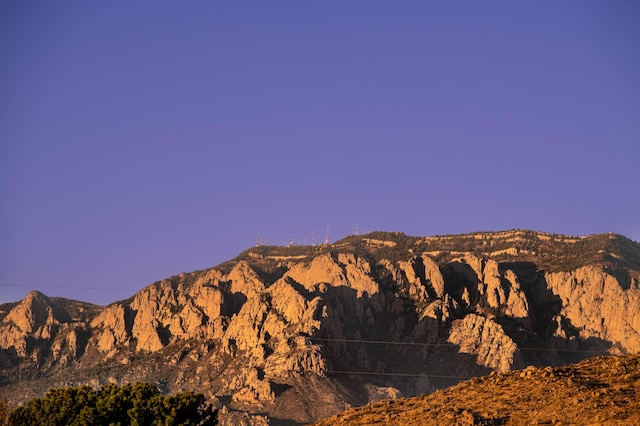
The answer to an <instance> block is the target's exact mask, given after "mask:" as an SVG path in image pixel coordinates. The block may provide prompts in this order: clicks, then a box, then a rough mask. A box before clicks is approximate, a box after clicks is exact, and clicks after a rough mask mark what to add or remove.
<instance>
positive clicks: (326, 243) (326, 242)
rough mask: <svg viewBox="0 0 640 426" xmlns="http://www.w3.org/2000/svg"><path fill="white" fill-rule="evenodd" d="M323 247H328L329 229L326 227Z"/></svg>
mask: <svg viewBox="0 0 640 426" xmlns="http://www.w3.org/2000/svg"><path fill="white" fill-rule="evenodd" d="M324 245H325V246H328V245H329V227H328V226H327V238H325V239H324Z"/></svg>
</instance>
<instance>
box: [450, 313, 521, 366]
mask: <svg viewBox="0 0 640 426" xmlns="http://www.w3.org/2000/svg"><path fill="white" fill-rule="evenodd" d="M448 341H449V342H451V343H454V344H456V345H460V349H459V351H460V352H461V353H467V354H474V355H477V360H478V364H481V365H484V366H487V367H489V368H491V369H494V370H496V371H500V372H507V371H511V370H515V369H519V368H523V367H524V362H523V360H522V356H521V355H520V351H519V350H518V345H516V343H515V342H514V341H513V340H512V339H511V338H510V337H509V336H507V334H506V333H505V331H504V329H503V328H502V326H500V324H498V323H496V322H495V321H493V320H492V319H490V318H486V317H483V316H481V315H477V314H469V315H467V316H465V317H464V318H463V319H459V320H455V321H454V322H453V324H452V326H451V332H450V334H449V339H448Z"/></svg>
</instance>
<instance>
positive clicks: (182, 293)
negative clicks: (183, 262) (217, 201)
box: [0, 230, 640, 424]
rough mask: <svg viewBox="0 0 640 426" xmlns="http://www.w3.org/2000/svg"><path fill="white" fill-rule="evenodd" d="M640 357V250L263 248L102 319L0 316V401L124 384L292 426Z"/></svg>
mask: <svg viewBox="0 0 640 426" xmlns="http://www.w3.org/2000/svg"><path fill="white" fill-rule="evenodd" d="M638 352H640V245H639V244H638V243H636V242H634V241H631V240H629V239H627V238H625V237H622V236H620V235H615V234H602V235H593V236H587V237H569V236H563V235H556V234H547V233H540V232H532V231H523V230H515V231H505V232H484V233H474V234H465V235H454V236H436V237H410V236H407V235H404V234H400V233H388V232H374V233H371V234H367V235H354V236H350V237H347V238H345V239H343V240H340V241H338V242H336V243H334V244H330V245H321V246H290V247H272V246H256V247H252V248H250V249H248V250H246V251H245V252H243V253H241V254H240V255H239V256H238V257H237V258H235V259H233V260H230V261H228V262H225V263H223V264H221V265H218V266H217V267H214V268H212V269H208V270H203V271H195V272H192V273H185V274H180V275H177V276H174V277H171V278H168V279H165V280H162V281H159V282H156V283H153V284H151V285H149V286H148V287H145V288H144V289H142V290H141V291H139V292H138V293H136V294H135V295H133V297H131V298H130V299H127V300H123V301H119V302H115V303H113V304H111V305H109V306H104V307H103V306H95V305H91V304H87V303H83V302H78V301H71V300H66V299H59V298H50V297H47V296H45V295H44V294H41V293H38V292H32V293H30V294H29V295H28V296H27V297H26V298H25V299H24V300H22V301H20V302H17V303H11V304H5V305H0V398H2V397H5V398H8V399H9V400H10V401H12V402H14V403H17V402H19V401H24V400H25V399H27V398H30V397H34V396H39V395H42V394H44V392H45V391H46V390H47V389H49V388H51V387H60V386H70V385H80V384H90V385H96V386H97V385H100V384H103V383H108V382H112V383H126V382H132V381H145V382H154V383H156V384H157V385H158V386H159V387H160V389H162V390H165V391H170V392H180V391H183V390H196V391H198V392H204V393H206V394H208V396H209V397H210V398H211V399H213V400H214V402H216V403H217V404H218V405H219V406H220V407H223V408H222V411H221V413H222V415H221V418H222V419H223V420H224V421H226V422H227V423H229V424H243V423H244V424H266V423H267V422H271V424H296V423H303V422H311V421H316V420H319V419H321V418H326V417H329V416H330V415H333V414H335V413H337V412H339V411H342V410H344V409H346V408H349V407H350V406H354V405H363V404H366V403H369V402H372V401H377V400H381V399H390V398H396V397H400V396H413V395H418V394H423V393H424V394H427V393H430V392H433V391H434V390H436V389H438V388H443V387H446V386H450V385H453V384H456V383H458V382H460V381H461V380H464V379H467V378H469V377H474V376H482V375H486V374H488V373H490V372H492V371H495V372H499V373H507V372H509V371H511V370H514V369H521V368H525V367H527V366H559V365H564V364H567V363H570V362H574V361H579V360H581V359H585V358H589V357H593V356H596V355H605V354H626V353H638Z"/></svg>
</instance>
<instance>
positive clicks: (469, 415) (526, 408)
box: [317, 354, 640, 426]
mask: <svg viewBox="0 0 640 426" xmlns="http://www.w3.org/2000/svg"><path fill="white" fill-rule="evenodd" d="M345 424H349V425H373V424H376V425H398V424H402V425H416V426H428V425H434V426H436V425H437V426H440V425H540V424H545V425H550V424H553V425H559V424H573V425H575V424H578V425H593V424H615V425H637V424H640V355H637V354H636V355H622V356H610V357H596V358H591V359H588V360H586V361H582V362H580V363H579V364H574V365H570V366H566V367H556V368H553V367H545V368H535V367H527V368H526V369H524V370H522V371H516V372H511V373H492V374H491V375H490V376H487V377H484V378H480V379H477V378H476V379H471V380H468V381H465V382H462V383H460V384H458V385H456V386H454V387H451V388H447V389H445V390H438V391H436V392H434V393H432V394H431V395H420V396H418V397H414V398H407V399H396V400H392V401H384V402H379V403H376V404H369V405H366V406H364V407H360V408H354V409H351V410H348V411H346V412H345V413H342V414H339V415H336V416H334V417H332V418H330V419H327V420H325V421H322V422H320V423H318V424H317V426H332V425H345Z"/></svg>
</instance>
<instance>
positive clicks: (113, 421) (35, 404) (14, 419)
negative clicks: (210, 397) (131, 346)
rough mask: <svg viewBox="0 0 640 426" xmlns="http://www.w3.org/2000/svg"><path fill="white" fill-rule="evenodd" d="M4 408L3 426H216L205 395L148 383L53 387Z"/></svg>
mask: <svg viewBox="0 0 640 426" xmlns="http://www.w3.org/2000/svg"><path fill="white" fill-rule="evenodd" d="M2 408H3V409H0V425H4V424H7V425H11V426H20V425H43V426H46V425H52V426H53V425H216V424H217V411H216V410H214V409H213V408H212V407H211V406H210V405H208V404H206V403H205V399H204V395H202V394H197V393H193V392H182V393H179V394H177V395H174V396H165V395H162V394H161V393H160V391H158V389H157V388H156V387H155V386H153V385H151V384H146V383H137V384H135V385H132V384H128V385H125V386H122V387H119V386H116V385H106V386H103V387H102V388H101V389H99V390H93V389H92V388H90V387H88V386H83V387H78V388H74V387H71V388H62V389H52V390H50V391H49V392H48V393H47V395H46V396H45V397H44V398H35V399H32V400H30V401H29V402H27V403H26V404H25V405H24V406H22V407H17V408H15V409H13V410H7V407H6V405H5V406H4V407H2Z"/></svg>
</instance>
